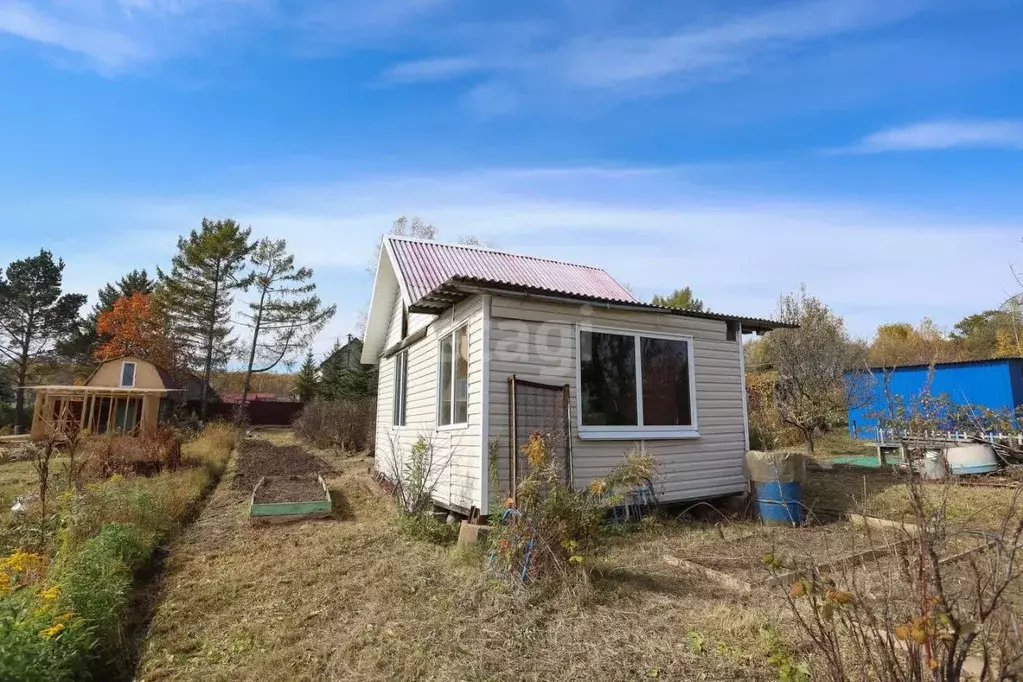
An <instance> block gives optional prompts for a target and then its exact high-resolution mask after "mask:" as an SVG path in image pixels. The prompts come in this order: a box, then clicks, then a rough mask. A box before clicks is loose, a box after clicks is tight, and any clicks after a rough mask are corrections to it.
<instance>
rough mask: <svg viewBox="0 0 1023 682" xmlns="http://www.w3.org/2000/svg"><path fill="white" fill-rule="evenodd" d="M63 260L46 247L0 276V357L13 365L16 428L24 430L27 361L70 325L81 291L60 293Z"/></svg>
mask: <svg viewBox="0 0 1023 682" xmlns="http://www.w3.org/2000/svg"><path fill="white" fill-rule="evenodd" d="M63 279H64V261H63V260H60V259H58V260H57V261H56V262H55V261H54V260H53V254H52V253H50V252H49V251H47V250H45V249H40V250H39V255H38V256H33V257H31V258H23V259H22V260H16V261H14V262H13V263H11V264H10V265H8V266H7V270H6V271H5V273H4V275H0V356H3V357H4V358H5V359H6V360H9V361H10V362H11V364H12V365H13V370H14V375H15V386H16V387H17V388H18V392H17V395H16V397H15V405H14V415H15V428H16V429H17V430H18V431H19V432H22V431H24V429H25V425H26V419H25V391H24V390H23V389H24V387H25V385H26V380H27V378H28V369H29V365H30V364H31V363H33V362H37V361H39V360H43V359H45V358H47V357H48V356H50V355H51V354H52V352H53V349H54V347H55V346H56V344H57V343H59V342H60V341H62V340H63V339H65V338H67V336H68V335H69V334H71V333H72V331H73V330H74V327H75V324H76V320H77V319H78V309H79V308H81V307H82V306H83V305H85V300H86V296H85V295H84V294H62V293H61V286H62V284H63Z"/></svg>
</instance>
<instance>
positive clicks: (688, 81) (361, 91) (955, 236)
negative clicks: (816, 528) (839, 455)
mask: <svg viewBox="0 0 1023 682" xmlns="http://www.w3.org/2000/svg"><path fill="white" fill-rule="evenodd" d="M1020 35H1023V3H1020V2H1018V1H1016V0H973V1H971V2H966V1H958V0H935V1H930V2H928V1H924V0H920V1H916V0H887V1H882V0H816V1H806V0H804V1H794V2H766V1H763V0H761V1H759V2H750V1H745V0H742V1H734V0H730V1H728V2H725V1H724V0H717V1H711V0H692V1H687V2H684V3H683V2H654V1H652V0H651V1H649V2H641V3H637V2H627V1H625V0H547V1H545V2H534V1H532V0H525V1H523V2H519V3H493V2H482V1H480V0H376V1H375V2H372V3H370V2H346V1H341V2H312V1H310V0H74V1H72V0H37V1H36V2H25V1H23V0H0V158H2V159H3V163H2V164H0V261H2V262H4V263H6V262H8V261H10V260H12V259H14V258H18V257H22V256H25V255H28V254H30V253H32V252H34V251H35V250H36V249H38V248H39V247H40V246H45V247H46V248H50V249H52V250H53V251H54V252H55V253H56V254H58V255H60V256H62V257H63V258H64V259H65V260H66V261H67V263H68V265H67V271H66V275H67V281H68V284H69V285H70V286H71V287H74V288H75V289H76V290H79V291H83V292H86V293H88V294H89V295H90V296H94V295H95V290H96V289H97V288H98V287H99V286H100V285H102V284H103V283H104V282H106V281H108V280H112V279H116V278H117V277H119V276H120V275H121V274H122V273H123V272H124V271H126V270H128V269H131V268H132V267H147V268H149V269H150V270H152V269H154V267H155V266H156V265H158V264H161V265H162V264H165V263H166V262H167V260H168V259H169V257H170V254H171V252H172V250H173V247H174V243H175V238H176V236H177V235H178V234H180V233H182V232H185V231H187V230H188V229H191V228H193V227H195V226H197V225H198V224H199V221H200V219H201V218H202V217H203V216H204V215H207V216H210V217H234V218H236V219H238V220H240V221H243V222H245V223H248V224H251V225H252V226H253V228H254V229H255V231H256V232H257V233H258V234H261V235H262V234H267V235H273V236H280V237H286V238H287V239H288V240H289V244H291V246H292V247H293V248H294V250H295V251H296V253H297V255H298V257H299V258H300V259H301V260H302V261H303V262H305V263H308V264H309V265H311V266H312V267H314V268H315V269H316V271H317V280H318V282H319V285H320V288H321V291H322V294H323V296H324V297H325V298H326V299H328V300H330V301H336V302H337V303H338V306H339V313H338V316H337V319H336V320H335V321H334V323H333V324H332V325H331V327H330V328H329V329H328V332H327V333H326V334H325V335H324V338H323V339H321V341H320V342H319V344H318V347H320V348H322V347H324V346H326V345H329V337H330V336H332V335H339V334H343V333H345V332H347V331H350V330H351V329H352V327H353V325H354V321H355V319H356V316H357V314H358V312H359V309H360V308H361V307H362V306H363V305H364V303H365V301H366V300H367V299H368V297H369V291H370V284H371V283H370V281H369V276H368V274H367V273H366V263H367V261H368V259H369V257H370V255H371V254H372V251H373V244H374V242H375V241H376V240H377V239H378V238H379V236H380V234H381V233H382V232H384V231H385V230H386V229H387V228H388V226H389V225H390V223H391V221H392V220H393V219H394V218H395V217H396V216H398V215H402V214H408V215H416V214H418V215H421V216H423V217H424V218H425V219H427V220H428V221H430V222H433V223H434V224H436V225H437V226H438V228H439V229H440V236H441V238H445V237H447V238H450V239H452V240H453V239H455V238H457V237H458V236H461V235H463V234H472V235H476V236H479V237H480V238H482V239H483V240H485V241H487V242H488V243H490V244H492V245H494V246H496V247H498V248H503V249H507V250H511V251H518V252H523V253H531V254H536V255H543V256H549V257H555V258H563V259H568V260H573V261H578V262H583V263H588V264H594V265H600V266H603V267H605V268H607V269H608V270H609V271H610V272H611V273H612V274H613V275H615V276H616V277H617V278H618V279H620V280H622V281H624V282H627V283H628V284H629V285H630V286H632V287H633V289H634V290H635V292H636V293H637V295H639V296H641V297H644V298H648V297H649V296H651V295H652V294H653V293H655V292H663V291H668V290H671V289H673V288H676V287H680V286H684V285H691V286H692V287H693V288H694V289H695V290H696V292H697V293H698V295H700V296H701V297H702V298H703V299H704V300H705V301H706V302H707V303H708V304H709V305H710V306H711V307H712V308H713V309H715V310H720V311H723V312H735V313H740V314H749V315H762V316H767V315H770V313H771V311H772V309H773V308H774V305H775V301H776V299H777V296H778V295H779V294H780V293H782V292H784V291H791V290H793V289H795V288H796V287H797V286H798V285H799V284H800V283H801V282H805V283H806V284H807V286H808V288H809V290H810V291H811V292H812V293H815V294H817V295H819V296H821V297H822V298H823V299H825V300H826V301H827V302H828V303H829V304H830V305H831V306H832V307H833V308H834V309H835V310H836V311H837V312H838V313H840V314H842V315H843V316H844V317H845V318H846V321H847V323H848V324H849V327H850V329H851V330H852V331H853V332H854V333H855V334H858V335H861V336H869V335H870V334H871V333H872V332H873V329H874V328H875V327H876V326H877V325H878V324H879V323H883V322H890V321H899V320H908V321H919V320H920V319H921V318H922V317H924V316H929V317H931V318H933V319H934V320H936V321H937V322H938V323H939V324H941V325H943V326H945V327H946V328H947V327H950V326H951V325H952V324H954V323H955V322H956V321H957V320H958V319H960V318H961V317H962V316H964V315H965V314H968V313H970V312H973V311H977V310H981V309H984V308H989V307H995V306H997V305H998V304H999V303H1000V302H1001V301H1002V300H1004V299H1005V298H1006V297H1007V296H1008V295H1010V294H1012V293H1015V292H1016V291H1017V290H1018V289H1019V285H1018V284H1017V283H1016V282H1015V280H1014V278H1013V277H1012V274H1011V273H1010V270H1009V268H1010V265H1011V264H1013V263H1016V264H1023V242H1021V241H1020V240H1021V238H1023V190H1021V187H1023V50H1020V49H1019V37H1020Z"/></svg>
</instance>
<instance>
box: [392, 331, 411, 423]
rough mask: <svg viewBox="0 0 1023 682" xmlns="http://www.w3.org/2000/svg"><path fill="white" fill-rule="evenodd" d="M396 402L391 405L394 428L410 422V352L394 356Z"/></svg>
mask: <svg viewBox="0 0 1023 682" xmlns="http://www.w3.org/2000/svg"><path fill="white" fill-rule="evenodd" d="M393 397H394V401H393V403H392V405H391V410H392V412H393V414H392V415H391V425H392V426H399V427H400V426H405V425H406V423H407V421H408V350H407V349H406V350H403V351H401V352H400V353H398V354H397V355H395V356H394V396H393Z"/></svg>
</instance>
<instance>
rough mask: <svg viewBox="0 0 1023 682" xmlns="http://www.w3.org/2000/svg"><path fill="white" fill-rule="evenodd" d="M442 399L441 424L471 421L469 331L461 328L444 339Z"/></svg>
mask: <svg viewBox="0 0 1023 682" xmlns="http://www.w3.org/2000/svg"><path fill="white" fill-rule="evenodd" d="M439 387H440V401H439V411H440V414H438V416H437V423H438V424H440V425H441V426H451V425H456V424H465V423H467V422H468V421H469V331H468V329H466V328H465V327H459V328H458V329H456V330H455V331H453V332H451V333H450V334H446V335H445V336H444V337H442V338H441V340H440V380H439Z"/></svg>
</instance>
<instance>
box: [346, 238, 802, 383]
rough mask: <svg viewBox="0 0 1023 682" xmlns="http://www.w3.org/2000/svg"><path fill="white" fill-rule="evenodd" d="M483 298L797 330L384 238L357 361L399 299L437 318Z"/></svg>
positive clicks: (526, 260) (367, 354)
mask: <svg viewBox="0 0 1023 682" xmlns="http://www.w3.org/2000/svg"><path fill="white" fill-rule="evenodd" d="M488 291H490V292H495V293H506V294H525V295H530V296H544V297H548V298H554V299H559V300H564V301H579V302H589V303H593V304H596V305H603V306H607V307H617V308H626V309H629V310H638V311H646V312H654V313H663V314H670V315H682V316H687V317H699V318H704V319H712V320H723V321H728V322H735V323H738V324H741V325H742V327H743V329H744V330H745V331H751V332H765V331H770V330H771V329H777V328H780V327H792V326H794V325H790V324H785V323H781V322H775V321H773V320H765V319H761V318H754V317H742V316H737V315H723V314H719V313H710V312H700V313H698V312H693V311H689V310H681V309H677V308H666V307H662V306H656V305H653V304H650V303H643V302H642V301H639V300H638V299H637V298H636V297H635V296H633V295H632V293H631V292H629V290H628V289H626V288H625V287H624V286H622V285H621V284H619V283H618V282H617V281H616V280H615V279H614V278H613V277H611V275H609V274H608V273H607V272H605V271H604V270H601V269H600V268H594V267H589V266H585V265H576V264H573V263H565V262H562V261H556V260H550V259H545V258H536V257H533V256H519V255H515V254H510V253H503V252H501V251H494V250H492V249H484V248H480V247H476V246H466V245H461V244H441V243H438V242H432V241H424V240H420V239H411V238H408V237H397V236H389V237H385V238H384V241H383V248H381V249H380V259H379V262H378V264H377V273H376V280H375V281H374V284H373V297H372V299H371V301H370V308H369V317H368V320H367V323H366V336H365V343H364V345H363V351H362V362H364V363H367V364H370V363H372V364H375V363H376V362H377V359H378V358H379V356H380V355H381V353H382V352H384V344H385V342H386V338H387V325H388V321H389V318H390V313H391V307H392V306H393V305H394V301H395V300H396V299H397V297H398V296H399V295H400V296H401V300H402V301H403V302H404V304H405V306H406V307H407V308H408V310H409V312H413V313H428V314H433V315H437V314H440V313H441V312H443V311H444V310H447V309H448V308H450V307H451V306H452V305H454V304H456V303H458V302H459V301H461V300H462V299H464V298H466V297H467V296H471V295H473V294H475V293H485V292H488Z"/></svg>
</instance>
